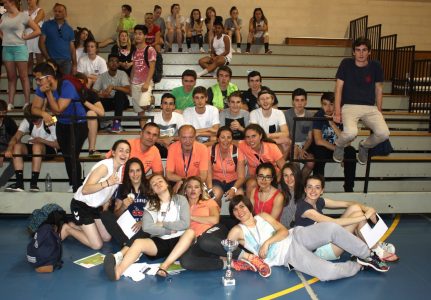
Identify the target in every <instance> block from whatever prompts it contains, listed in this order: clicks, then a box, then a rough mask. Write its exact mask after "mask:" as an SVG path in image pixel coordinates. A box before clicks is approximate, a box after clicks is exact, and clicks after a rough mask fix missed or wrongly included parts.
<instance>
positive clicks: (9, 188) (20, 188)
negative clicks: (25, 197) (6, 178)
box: [5, 183, 24, 192]
mask: <svg viewBox="0 0 431 300" xmlns="http://www.w3.org/2000/svg"><path fill="white" fill-rule="evenodd" d="M5 192H24V186H22V185H18V184H16V183H13V184H11V185H9V186H7V187H6V188H5Z"/></svg>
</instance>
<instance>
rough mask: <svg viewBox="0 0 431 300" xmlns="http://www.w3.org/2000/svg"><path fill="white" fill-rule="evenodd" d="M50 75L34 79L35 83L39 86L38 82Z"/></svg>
mask: <svg viewBox="0 0 431 300" xmlns="http://www.w3.org/2000/svg"><path fill="white" fill-rule="evenodd" d="M48 76H50V75H44V76H40V77H39V78H36V83H37V84H40V82H41V81H42V79H44V78H47V77H48Z"/></svg>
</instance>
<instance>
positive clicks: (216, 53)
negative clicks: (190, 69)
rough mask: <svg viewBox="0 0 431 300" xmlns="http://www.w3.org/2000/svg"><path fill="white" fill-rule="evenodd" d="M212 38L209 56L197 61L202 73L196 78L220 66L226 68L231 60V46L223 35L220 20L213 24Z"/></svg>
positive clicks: (227, 38) (226, 36)
mask: <svg viewBox="0 0 431 300" xmlns="http://www.w3.org/2000/svg"><path fill="white" fill-rule="evenodd" d="M214 33H215V35H214V38H213V39H212V40H211V41H210V56H206V57H202V58H201V59H199V65H200V66H201V67H202V69H203V70H202V71H201V72H199V73H198V76H199V77H201V76H204V75H206V74H208V73H210V72H213V71H214V70H215V69H217V68H218V67H221V66H227V65H228V64H229V63H230V62H231V60H232V45H231V41H230V38H229V36H228V35H227V34H224V28H223V23H222V22H221V21H220V20H217V22H215V23H214Z"/></svg>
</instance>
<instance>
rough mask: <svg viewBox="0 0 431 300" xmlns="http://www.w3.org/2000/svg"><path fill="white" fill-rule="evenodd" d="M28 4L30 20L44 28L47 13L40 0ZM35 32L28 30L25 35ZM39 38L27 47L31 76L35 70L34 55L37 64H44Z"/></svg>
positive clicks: (28, 41)
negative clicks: (40, 5) (41, 6)
mask: <svg viewBox="0 0 431 300" xmlns="http://www.w3.org/2000/svg"><path fill="white" fill-rule="evenodd" d="M27 3H28V10H27V11H25V12H26V13H28V15H29V16H30V18H31V19H32V20H33V21H34V22H35V23H36V24H37V25H39V27H40V28H42V24H43V21H44V19H45V11H44V10H43V9H42V8H40V7H39V6H38V5H39V0H27ZM32 32H33V30H32V29H31V28H26V30H25V33H26V34H30V33H32ZM38 44H39V37H35V38H33V39H30V40H27V41H26V45H27V48H28V54H29V56H28V73H29V74H31V73H32V70H33V60H34V57H33V54H34V55H35V56H36V63H37V64H39V63H41V62H43V55H42V53H41V52H40V49H39V45H38Z"/></svg>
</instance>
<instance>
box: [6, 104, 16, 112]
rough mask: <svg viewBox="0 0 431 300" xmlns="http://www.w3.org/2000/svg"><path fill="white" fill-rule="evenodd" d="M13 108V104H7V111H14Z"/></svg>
mask: <svg viewBox="0 0 431 300" xmlns="http://www.w3.org/2000/svg"><path fill="white" fill-rule="evenodd" d="M14 108H15V106H13V104H12V103H8V104H7V111H11V110H12V109H14Z"/></svg>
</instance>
